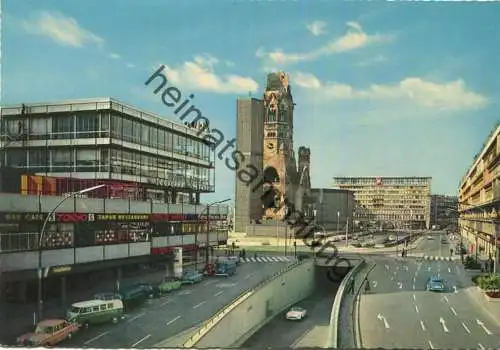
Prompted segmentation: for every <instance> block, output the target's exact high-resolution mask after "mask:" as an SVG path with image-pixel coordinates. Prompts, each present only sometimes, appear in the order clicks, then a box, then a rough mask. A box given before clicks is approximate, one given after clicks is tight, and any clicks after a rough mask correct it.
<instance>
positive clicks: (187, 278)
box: [182, 271, 203, 284]
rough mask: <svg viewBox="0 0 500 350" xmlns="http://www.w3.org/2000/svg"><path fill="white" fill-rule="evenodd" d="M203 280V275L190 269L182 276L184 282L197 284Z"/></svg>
mask: <svg viewBox="0 0 500 350" xmlns="http://www.w3.org/2000/svg"><path fill="white" fill-rule="evenodd" d="M202 280H203V275H202V274H201V273H199V272H198V271H189V272H186V273H184V275H183V276H182V284H195V283H198V282H201V281H202Z"/></svg>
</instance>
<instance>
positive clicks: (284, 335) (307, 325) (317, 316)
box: [242, 267, 339, 349]
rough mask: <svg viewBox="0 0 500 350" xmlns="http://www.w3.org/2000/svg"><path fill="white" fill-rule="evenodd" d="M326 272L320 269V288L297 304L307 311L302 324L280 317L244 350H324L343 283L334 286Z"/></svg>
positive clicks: (318, 281)
mask: <svg viewBox="0 0 500 350" xmlns="http://www.w3.org/2000/svg"><path fill="white" fill-rule="evenodd" d="M326 272H327V270H326V269H325V268H321V267H320V268H316V271H315V275H316V276H315V280H316V282H315V283H316V288H315V291H314V293H313V294H312V295H311V296H309V297H308V298H306V299H304V300H302V301H301V302H299V303H297V304H296V305H297V306H300V307H303V308H304V309H306V310H307V313H308V314H307V316H306V318H305V319H304V320H302V321H288V320H287V319H286V318H285V314H286V311H288V310H286V311H285V312H282V313H280V314H279V315H277V316H276V317H275V318H273V319H272V320H271V321H270V322H269V323H267V324H266V325H264V326H263V327H262V328H261V329H260V330H259V331H258V332H257V333H255V334H254V335H253V336H252V337H251V338H249V339H248V340H247V341H246V342H245V343H244V344H243V345H242V347H243V348H255V349H266V348H268V347H271V348H283V347H290V348H302V347H324V346H325V344H326V341H327V339H328V329H329V325H330V314H331V311H332V306H333V301H334V299H335V293H336V292H337V288H338V285H339V283H332V282H330V281H329V280H328V279H327V278H326V276H327V273H326Z"/></svg>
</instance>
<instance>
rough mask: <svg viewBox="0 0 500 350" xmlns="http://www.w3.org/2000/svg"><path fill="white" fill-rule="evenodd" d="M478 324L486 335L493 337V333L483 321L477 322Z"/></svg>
mask: <svg viewBox="0 0 500 350" xmlns="http://www.w3.org/2000/svg"><path fill="white" fill-rule="evenodd" d="M476 323H477V325H478V326H479V327H481V328H482V329H483V330H484V331H485V332H486V334H488V335H492V334H493V333H491V331H490V330H489V329H488V328H486V326H485V325H484V322H483V321H480V320H476Z"/></svg>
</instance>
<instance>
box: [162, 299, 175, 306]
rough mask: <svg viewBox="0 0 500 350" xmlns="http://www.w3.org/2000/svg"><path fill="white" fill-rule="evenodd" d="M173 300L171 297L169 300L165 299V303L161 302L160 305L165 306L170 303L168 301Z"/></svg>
mask: <svg viewBox="0 0 500 350" xmlns="http://www.w3.org/2000/svg"><path fill="white" fill-rule="evenodd" d="M171 301H172V300H170V299H169V300H167V301H164V302H163V303H161V304H160V307H161V306H165V305H167V304H168V303H170V302H171Z"/></svg>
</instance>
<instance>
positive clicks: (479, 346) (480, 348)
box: [477, 343, 486, 350]
mask: <svg viewBox="0 0 500 350" xmlns="http://www.w3.org/2000/svg"><path fill="white" fill-rule="evenodd" d="M477 347H478V348H479V350H486V348H485V347H484V346H483V344H481V343H477Z"/></svg>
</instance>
